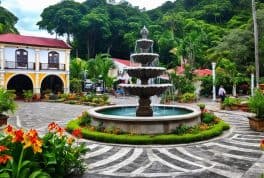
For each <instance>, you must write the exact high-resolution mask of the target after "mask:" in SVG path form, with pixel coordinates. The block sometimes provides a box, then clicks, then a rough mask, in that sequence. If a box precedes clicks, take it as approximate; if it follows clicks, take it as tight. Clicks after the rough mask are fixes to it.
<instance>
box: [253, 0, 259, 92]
mask: <svg viewBox="0 0 264 178" xmlns="http://www.w3.org/2000/svg"><path fill="white" fill-rule="evenodd" d="M252 17H253V25H254V41H255V68H256V69H255V70H256V87H257V88H259V45H258V24H257V17H256V2H255V0H252Z"/></svg>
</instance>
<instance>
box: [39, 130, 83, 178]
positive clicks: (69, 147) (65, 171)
mask: <svg viewBox="0 0 264 178" xmlns="http://www.w3.org/2000/svg"><path fill="white" fill-rule="evenodd" d="M67 140H68V137H67V136H59V135H57V134H56V133H51V132H49V133H47V134H46V135H45V136H44V137H43V153H42V159H43V166H44V170H46V171H47V172H48V173H49V174H50V175H51V176H52V177H65V176H69V175H72V174H74V175H80V174H82V173H83V172H84V171H85V165H84V160H83V159H81V156H82V155H84V154H85V153H86V152H87V148H85V145H84V144H83V143H82V144H80V145H76V146H75V145H73V144H68V142H67Z"/></svg>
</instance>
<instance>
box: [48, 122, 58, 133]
mask: <svg viewBox="0 0 264 178" xmlns="http://www.w3.org/2000/svg"><path fill="white" fill-rule="evenodd" d="M58 127H59V126H58V124H56V123H55V122H52V123H50V124H49V125H48V130H49V131H52V130H54V129H57V128H58Z"/></svg>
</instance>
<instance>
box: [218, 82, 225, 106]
mask: <svg viewBox="0 0 264 178" xmlns="http://www.w3.org/2000/svg"><path fill="white" fill-rule="evenodd" d="M218 96H219V97H220V98H221V102H224V100H225V97H226V91H225V89H224V87H223V85H221V86H220V88H219V90H218Z"/></svg>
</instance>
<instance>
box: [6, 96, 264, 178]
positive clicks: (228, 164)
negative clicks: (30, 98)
mask: <svg viewBox="0 0 264 178" xmlns="http://www.w3.org/2000/svg"><path fill="white" fill-rule="evenodd" d="M111 101H112V103H114V104H133V103H136V98H133V97H118V98H115V97H111ZM155 101H156V102H158V99H154V102H155ZM200 102H203V103H205V104H207V108H208V109H209V110H213V111H214V112H215V114H216V115H217V116H219V117H221V118H222V119H224V120H225V121H226V122H228V123H229V124H230V125H231V129H230V130H229V131H227V132H226V133H225V134H224V135H222V136H220V137H218V138H215V139H211V140H208V141H204V142H198V143H193V144H180V145H155V146H154V145H152V146H133V145H117V144H105V143H98V142H93V141H88V140H84V139H81V141H82V142H85V143H86V144H87V147H89V148H90V151H89V152H88V153H87V154H86V155H85V161H86V162H87V165H88V168H87V171H86V173H85V174H84V175H83V176H82V177H83V178H119V177H123V178H127V177H153V178H154V177H157V178H172V177H177V178H187V177H190V178H211V177H212V178H224V177H231V178H255V177H256V178H257V177H260V176H261V174H262V173H263V172H264V155H263V152H262V151H260V149H259V142H260V140H261V139H264V133H260V132H254V131H252V130H250V128H249V125H248V120H247V115H248V113H244V112H241V111H236V112H234V111H220V110H219V103H216V102H212V101H211V100H208V99H205V100H202V101H200ZM18 105H19V109H18V110H17V112H16V113H15V114H14V116H12V117H11V118H10V119H9V122H10V123H11V124H15V125H17V124H18V125H21V126H22V127H24V128H35V129H37V130H38V131H39V132H41V133H42V134H43V133H45V132H46V131H47V125H48V123H50V122H52V121H55V122H57V123H59V124H60V125H63V126H65V124H66V123H67V121H69V120H70V119H72V118H75V117H76V116H78V115H79V114H80V113H81V112H82V111H84V110H87V109H89V107H87V106H78V105H69V104H62V103H46V102H36V103H24V102H19V103H18ZM187 105H192V106H194V107H197V106H196V104H187ZM17 117H18V121H17Z"/></svg>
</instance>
